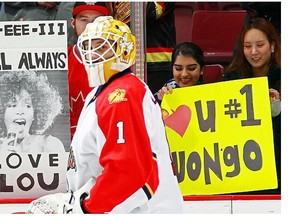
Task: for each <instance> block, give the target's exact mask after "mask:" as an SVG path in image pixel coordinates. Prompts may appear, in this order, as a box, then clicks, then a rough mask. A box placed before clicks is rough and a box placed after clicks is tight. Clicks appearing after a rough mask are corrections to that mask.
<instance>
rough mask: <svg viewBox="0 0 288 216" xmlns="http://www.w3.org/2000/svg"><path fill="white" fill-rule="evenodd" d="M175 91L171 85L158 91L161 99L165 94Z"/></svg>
mask: <svg viewBox="0 0 288 216" xmlns="http://www.w3.org/2000/svg"><path fill="white" fill-rule="evenodd" d="M172 91H173V88H172V87H171V86H167V87H166V86H163V87H162V88H161V89H160V90H159V91H158V92H157V94H158V95H157V96H158V99H159V100H162V99H163V97H164V95H165V94H171V93H172Z"/></svg>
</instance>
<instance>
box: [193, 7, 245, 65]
mask: <svg viewBox="0 0 288 216" xmlns="http://www.w3.org/2000/svg"><path fill="white" fill-rule="evenodd" d="M245 16H246V11H245V10H232V11H212V10H209V11H202V10H198V11H195V12H194V13H193V16H192V34H191V41H192V42H194V43H196V44H198V45H199V46H200V47H201V48H202V50H203V52H204V57H205V62H206V63H208V64H216V63H220V64H227V63H230V62H231V60H232V58H233V49H234V46H235V43H236V41H237V38H238V35H239V33H240V31H241V28H242V26H243V23H244V19H245Z"/></svg>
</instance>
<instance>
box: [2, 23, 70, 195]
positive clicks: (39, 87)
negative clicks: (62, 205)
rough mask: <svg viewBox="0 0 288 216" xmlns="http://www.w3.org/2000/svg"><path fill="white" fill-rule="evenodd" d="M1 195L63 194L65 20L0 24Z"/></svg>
mask: <svg viewBox="0 0 288 216" xmlns="http://www.w3.org/2000/svg"><path fill="white" fill-rule="evenodd" d="M0 47H1V49H0V154H1V155H2V156H1V159H0V198H12V197H13V198H15V197H18V198H23V197H30V198H37V197H40V196H42V195H45V194H48V193H55V192H65V190H66V176H65V175H66V166H67V158H68V151H69V146H70V129H69V128H70V124H69V104H68V81H67V78H68V76H67V65H68V64H67V23H66V21H13V22H0Z"/></svg>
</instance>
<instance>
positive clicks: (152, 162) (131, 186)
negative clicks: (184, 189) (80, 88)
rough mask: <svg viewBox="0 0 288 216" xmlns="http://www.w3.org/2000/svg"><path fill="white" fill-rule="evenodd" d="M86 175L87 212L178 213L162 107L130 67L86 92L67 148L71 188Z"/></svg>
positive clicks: (78, 185)
mask: <svg viewBox="0 0 288 216" xmlns="http://www.w3.org/2000/svg"><path fill="white" fill-rule="evenodd" d="M90 178H94V179H96V183H95V185H94V186H93V188H92V189H91V191H90V196H89V197H88V198H87V199H85V200H84V202H83V208H84V209H85V211H87V212H88V213H182V205H183V197H182V195H181V192H180V188H179V186H178V182H177V178H176V176H175V175H174V174H173V169H172V164H171V158H170V152H169V147H168V143H167V139H166V135H165V128H164V125H163V121H162V118H161V110H160V107H159V105H158V103H157V102H156V100H155V98H154V97H153V95H152V93H151V91H150V90H149V88H148V87H147V85H146V84H145V83H144V82H142V81H141V80H140V79H139V78H137V77H136V76H135V75H134V74H133V73H131V72H130V71H129V70H126V71H124V72H121V73H118V74H116V75H114V76H113V77H112V78H111V79H110V80H109V81H108V82H107V83H106V84H105V85H103V86H101V87H99V88H95V89H94V90H92V91H91V92H90V93H89V95H88V96H87V98H86V101H85V105H84V107H83V110H82V112H81V115H80V118H79V121H78V125H77V130H76V132H75V135H74V137H73V140H72V144H71V149H70V156H69V162H68V170H67V179H68V186H69V189H70V190H72V191H76V190H78V189H79V188H81V187H82V186H83V185H84V184H85V183H86V182H87V181H88V180H89V179H90Z"/></svg>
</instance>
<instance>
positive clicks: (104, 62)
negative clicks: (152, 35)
mask: <svg viewBox="0 0 288 216" xmlns="http://www.w3.org/2000/svg"><path fill="white" fill-rule="evenodd" d="M135 45H136V42H135V37H134V36H133V35H132V34H131V30H130V28H129V27H128V26H127V25H126V24H125V23H123V22H121V21H118V20H114V19H113V18H112V17H111V16H100V17H97V18H96V19H95V20H94V22H93V23H89V24H87V26H86V29H85V30H84V32H83V33H82V34H81V35H80V36H79V38H78V42H77V46H78V49H79V51H80V53H81V58H82V61H83V64H84V66H85V69H86V72H87V75H88V80H89V86H90V87H95V86H98V85H101V84H104V83H106V82H107V81H108V80H109V78H110V77H111V76H112V75H114V74H116V73H118V72H121V71H123V70H125V69H127V68H129V67H130V66H131V65H133V64H134V63H135V56H136V47H135Z"/></svg>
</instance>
